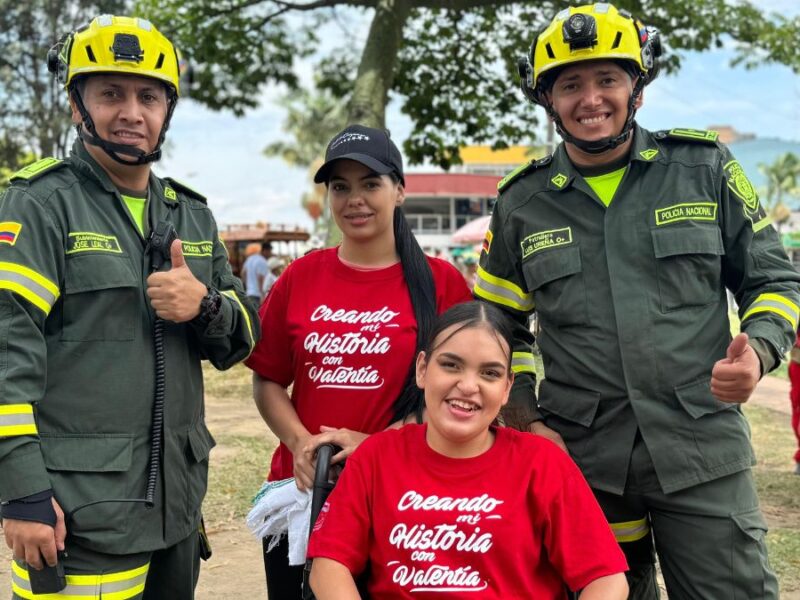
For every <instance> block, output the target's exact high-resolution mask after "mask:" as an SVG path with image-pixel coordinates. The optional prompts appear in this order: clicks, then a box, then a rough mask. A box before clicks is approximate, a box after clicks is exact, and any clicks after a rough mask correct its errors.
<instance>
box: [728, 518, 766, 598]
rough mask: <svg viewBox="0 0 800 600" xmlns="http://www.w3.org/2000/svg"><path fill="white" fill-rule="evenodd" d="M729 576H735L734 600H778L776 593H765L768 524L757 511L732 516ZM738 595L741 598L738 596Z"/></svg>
mask: <svg viewBox="0 0 800 600" xmlns="http://www.w3.org/2000/svg"><path fill="white" fill-rule="evenodd" d="M731 520H732V521H733V523H734V530H733V532H732V535H731V556H732V562H733V564H732V565H731V572H732V573H734V574H735V577H736V580H737V585H736V593H737V595H736V598H743V599H744V598H747V600H759V599H761V598H777V590H770V591H769V593H767V592H768V590H767V587H768V584H767V582H768V581H769V579H768V577H767V575H768V573H770V571H771V569H770V565H769V559H768V558H767V545H766V535H767V523H766V521H764V516H763V515H762V514H761V510H760V509H759V508H753V509H750V510H746V511H744V512H741V513H737V514H733V515H731ZM739 594H740V595H739Z"/></svg>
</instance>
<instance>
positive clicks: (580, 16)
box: [561, 13, 597, 50]
mask: <svg viewBox="0 0 800 600" xmlns="http://www.w3.org/2000/svg"><path fill="white" fill-rule="evenodd" d="M561 32H562V34H563V35H564V43H565V44H569V49H570V50H580V49H582V48H591V47H592V46H594V45H595V44H597V21H596V20H595V18H594V17H593V16H592V15H587V14H584V13H575V14H574V15H572V16H570V18H569V19H567V20H566V21H564V25H563V26H562V28H561Z"/></svg>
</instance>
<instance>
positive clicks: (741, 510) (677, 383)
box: [474, 3, 800, 600]
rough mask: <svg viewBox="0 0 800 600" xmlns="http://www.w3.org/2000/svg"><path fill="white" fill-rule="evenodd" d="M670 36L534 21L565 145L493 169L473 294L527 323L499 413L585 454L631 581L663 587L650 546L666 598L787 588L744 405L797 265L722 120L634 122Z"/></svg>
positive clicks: (782, 318) (612, 20) (547, 90)
mask: <svg viewBox="0 0 800 600" xmlns="http://www.w3.org/2000/svg"><path fill="white" fill-rule="evenodd" d="M660 53H661V47H660V42H659V38H658V32H657V31H655V30H653V29H651V28H648V27H645V26H643V25H642V23H641V22H640V21H638V20H636V19H635V18H633V17H632V16H631V15H630V14H628V13H627V12H625V11H618V10H617V9H616V8H615V7H614V6H612V5H610V4H606V3H598V4H594V5H588V6H580V7H572V8H568V9H565V10H563V11H562V12H560V13H558V15H557V16H556V17H555V18H554V20H553V21H552V23H551V24H550V25H549V26H548V27H547V28H546V29H545V30H544V31H543V32H542V33H541V34H540V35H538V36H537V38H536V39H535V40H534V42H533V45H532V47H531V51H530V56H529V57H528V58H527V59H526V60H524V61H523V62H522V63H521V68H520V70H521V74H522V75H523V81H522V87H523V91H524V92H525V94H526V96H527V97H528V98H529V99H530V100H531V101H533V102H535V103H537V104H539V105H541V106H543V107H544V108H545V109H546V111H547V113H548V115H549V117H550V118H551V119H552V121H553V122H554V123H555V126H556V128H557V130H558V132H559V134H560V135H561V137H562V139H563V143H561V144H560V145H559V146H558V148H557V149H556V150H555V152H554V153H553V155H552V156H548V157H546V158H543V159H541V160H538V161H534V162H531V163H530V164H527V165H524V166H523V167H521V168H519V169H517V170H515V171H514V172H512V173H511V174H509V176H508V177H506V178H505V179H504V180H502V181H501V182H500V184H499V186H498V189H499V199H498V201H497V204H496V206H495V209H494V214H493V216H492V222H491V226H490V230H489V233H488V234H487V238H486V241H485V243H484V252H483V253H482V256H481V263H480V268H479V270H478V280H477V284H476V286H475V288H474V292H475V295H476V296H477V297H478V298H479V299H481V300H484V301H487V302H491V303H493V304H496V305H497V306H499V307H501V308H503V309H504V310H505V311H506V312H507V313H508V314H510V315H511V316H512V317H514V318H515V320H516V322H517V323H518V327H517V330H518V334H517V347H516V348H515V349H514V355H513V356H514V370H515V372H516V379H515V382H514V388H513V390H512V398H511V401H510V403H509V405H510V409H509V411H507V413H506V414H505V417H506V420H507V421H511V422H513V423H515V424H516V425H517V426H521V427H525V428H529V429H530V431H531V432H533V433H535V434H539V435H544V436H547V437H549V438H551V439H553V440H554V441H555V442H556V443H558V444H560V445H562V446H565V447H566V449H567V450H568V451H569V453H570V454H571V455H572V457H573V458H574V459H575V461H576V462H577V463H578V465H579V466H580V467H581V469H582V471H583V473H584V475H585V476H586V478H587V480H588V481H589V483H590V485H591V486H592V488H593V490H594V491H595V494H596V496H597V498H598V500H599V502H600V504H601V505H602V507H603V509H604V511H605V513H606V516H607V517H608V520H609V522H610V524H611V526H612V528H613V530H614V533H615V534H616V537H617V540H618V541H619V542H620V544H621V546H622V548H623V549H624V550H625V552H626V556H627V558H628V562H629V565H630V567H631V571H630V573H629V583H630V588H631V597H633V598H656V597H658V588H657V586H656V581H655V576H654V571H655V570H654V566H653V563H654V555H653V547H654V546H655V551H656V552H657V553H658V557H659V561H660V564H661V567H662V570H663V574H664V579H665V582H666V586H667V590H668V594H669V597H670V598H671V599H672V600H681V599H687V600H689V599H691V600H698V599H703V600H720V599H722V598H747V599H748V600H755V599H760V598H777V594H778V592H777V587H778V586H777V582H776V579H775V576H774V574H773V573H772V571H771V570H770V567H769V564H768V560H767V553H766V547H765V543H764V535H765V532H766V525H765V523H764V519H763V517H762V514H761V512H760V510H759V508H758V499H757V496H756V492H755V489H754V485H753V480H752V475H751V471H750V467H751V466H752V465H753V462H754V456H753V450H752V448H751V445H750V440H749V428H748V425H747V422H746V421H745V418H744V416H743V414H742V410H741V404H742V403H744V402H746V401H747V399H748V398H749V397H750V394H751V393H752V391H753V389H754V387H755V385H756V383H757V382H758V380H759V378H760V377H762V376H763V375H764V374H765V373H768V372H769V371H771V370H772V369H774V368H775V367H776V366H777V365H778V364H779V362H780V360H781V358H782V357H783V356H784V354H785V352H786V351H787V349H788V348H789V347H790V346H791V342H792V339H793V338H792V335H793V332H794V331H795V328H796V326H797V321H798V312H800V310H799V309H798V303H799V302H800V296H799V295H798V290H799V289H800V286H799V285H798V282H799V281H800V277H798V274H797V273H796V272H795V270H794V269H793V268H792V267H791V265H790V263H789V262H788V260H787V257H786V255H785V253H784V252H783V249H782V247H781V243H780V240H779V238H778V236H777V235H776V233H775V231H774V229H773V228H772V227H771V226H770V222H769V219H768V217H767V216H766V214H765V212H764V209H763V207H762V206H761V205H760V203H759V200H758V197H757V195H756V194H755V192H754V191H753V188H752V186H751V185H750V183H749V181H748V180H747V177H746V176H745V175H744V173H743V171H742V168H741V166H740V165H739V163H738V162H737V161H736V160H735V159H734V158H733V156H731V154H730V152H729V151H728V149H727V148H726V147H725V146H723V145H722V144H720V143H719V142H718V141H717V135H716V133H714V132H709V131H697V130H686V129H674V130H671V131H661V132H650V131H647V130H645V129H643V128H641V127H639V126H638V125H637V124H636V123H635V121H634V114H635V112H636V109H637V108H639V107H640V106H641V104H642V98H643V96H642V91H643V89H644V86H645V85H647V84H648V83H649V82H650V81H652V80H653V78H654V77H655V75H656V73H657V70H658V56H659V54H660ZM726 289H727V290H730V291H731V292H732V293H733V294H734V297H735V299H736V304H737V306H738V311H739V319H740V320H741V331H742V333H741V334H739V335H738V336H736V337H735V338H734V339H731V334H730V323H729V320H728V302H727V294H726ZM534 312H535V313H536V315H537V319H538V336H537V340H536V341H537V343H538V346H539V348H540V349H541V353H542V358H543V361H544V374H545V378H544V379H543V380H542V381H541V382H540V386H539V389H538V398H537V397H536V394H535V392H534V389H535V385H534V384H535V373H534V367H533V356H532V353H531V344H532V341H533V339H532V335H531V334H530V332H529V330H528V327H527V324H528V318H529V317H530V316H531V314H533V313H534ZM576 518H580V515H576Z"/></svg>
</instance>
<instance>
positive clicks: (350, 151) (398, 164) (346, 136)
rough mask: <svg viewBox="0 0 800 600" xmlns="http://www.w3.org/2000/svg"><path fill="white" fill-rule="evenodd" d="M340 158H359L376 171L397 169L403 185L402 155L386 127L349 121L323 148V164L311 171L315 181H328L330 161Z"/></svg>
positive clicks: (384, 172) (380, 172) (395, 171)
mask: <svg viewBox="0 0 800 600" xmlns="http://www.w3.org/2000/svg"><path fill="white" fill-rule="evenodd" d="M342 158H346V159H349V160H354V161H356V162H359V163H361V164H362V165H364V166H365V167H367V168H369V169H372V170H373V171H375V172H376V173H378V174H379V175H387V174H389V173H392V172H394V173H397V175H398V177H400V182H401V183H402V184H403V185H405V179H404V177H403V157H402V156H401V155H400V150H398V149H397V146H395V145H394V142H393V141H392V140H391V138H390V137H389V132H388V131H387V130H385V129H375V128H373V127H365V126H364V125H350V126H349V127H347V128H345V129H344V130H343V131H341V132H339V133H337V134H336V135H335V136H333V139H332V140H331V142H330V143H329V144H328V148H327V149H326V150H325V164H324V165H322V166H321V167H320V168H319V170H318V171H317V173H316V175H314V183H323V182H326V181H328V180H329V179H330V175H331V169H332V168H333V163H335V162H336V161H337V160H340V159H342Z"/></svg>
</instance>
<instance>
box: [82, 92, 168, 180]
mask: <svg viewBox="0 0 800 600" xmlns="http://www.w3.org/2000/svg"><path fill="white" fill-rule="evenodd" d="M70 91H71V94H72V98H73V99H74V100H75V105H76V106H77V107H78V112H80V113H81V119H82V120H83V122H82V123H81V124H79V125H77V126H76V129H77V131H78V137H79V138H80V139H81V140H83V142H84V143H86V144H91V145H92V146H97V147H99V148H100V149H102V150H103V151H104V152H105V153H106V154H108V155H109V156H110V157H111V158H113V159H114V160H115V161H117V162H118V163H120V164H123V165H128V166H138V165H146V164H148V163H151V162H155V161H157V160H159V159H160V158H161V145H162V144H163V143H164V137H165V136H166V133H167V128H168V127H169V122H170V119H172V112H173V111H174V110H175V105H176V104H177V101H176V100H177V98H176V96H175V95H174V94H170V96H169V98H168V100H167V116H166V118H165V119H164V124H163V125H162V126H161V132H160V133H159V134H158V143H157V144H156V147H155V149H154V150H153V151H152V152H149V153H147V152H145V151H144V150H141V149H139V148H134V147H132V146H128V145H126V144H117V143H115V142H109V141H108V140H104V139H103V138H101V137H100V136H99V135H97V129H96V128H95V126H94V121H93V120H92V116H91V115H90V114H89V111H88V110H87V109H86V105H84V103H83V98H81V94H80V92H79V91H78V88H77V87H73V88H72V90H70ZM120 154H124V155H127V156H132V157H133V159H127V158H123V157H122V156H120Z"/></svg>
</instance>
